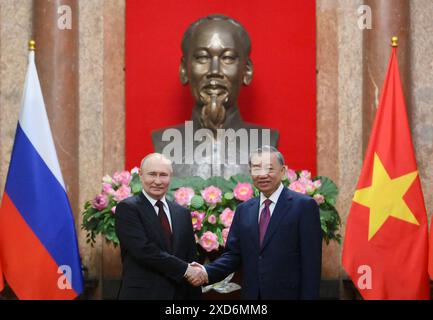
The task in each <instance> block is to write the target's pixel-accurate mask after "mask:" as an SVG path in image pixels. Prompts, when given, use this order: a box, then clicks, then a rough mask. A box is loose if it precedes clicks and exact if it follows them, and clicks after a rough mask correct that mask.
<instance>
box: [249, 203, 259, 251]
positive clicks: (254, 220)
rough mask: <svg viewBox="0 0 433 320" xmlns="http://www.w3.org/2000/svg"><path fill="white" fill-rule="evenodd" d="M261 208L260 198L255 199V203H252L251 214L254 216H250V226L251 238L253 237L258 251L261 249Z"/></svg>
mask: <svg viewBox="0 0 433 320" xmlns="http://www.w3.org/2000/svg"><path fill="white" fill-rule="evenodd" d="M259 207H260V198H254V201H252V202H251V204H250V208H249V210H248V211H249V212H252V214H248V217H249V223H248V224H249V225H250V226H251V230H252V232H251V236H252V237H253V243H254V245H255V246H256V247H257V250H259V248H260V244H259V223H258V221H259Z"/></svg>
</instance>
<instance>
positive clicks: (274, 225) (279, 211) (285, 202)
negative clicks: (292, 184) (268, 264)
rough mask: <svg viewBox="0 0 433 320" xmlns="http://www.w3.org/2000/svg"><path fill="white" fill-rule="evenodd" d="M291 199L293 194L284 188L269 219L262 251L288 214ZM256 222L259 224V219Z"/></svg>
mask: <svg viewBox="0 0 433 320" xmlns="http://www.w3.org/2000/svg"><path fill="white" fill-rule="evenodd" d="M290 200H291V196H290V195H289V193H288V192H287V189H286V188H283V191H281V194H280V197H279V198H278V201H277V203H276V205H275V208H274V211H273V212H272V216H271V220H270V221H269V225H268V228H267V229H266V233H265V238H264V239H263V245H262V247H261V251H262V250H263V249H264V248H265V247H266V245H267V244H268V243H269V241H270V239H271V238H272V235H273V234H274V233H275V231H276V230H277V229H278V226H279V225H280V221H281V219H282V218H283V217H284V215H285V214H287V211H288V210H289V209H290V206H291V201H290ZM256 223H257V225H258V222H257V221H256ZM257 229H258V228H257Z"/></svg>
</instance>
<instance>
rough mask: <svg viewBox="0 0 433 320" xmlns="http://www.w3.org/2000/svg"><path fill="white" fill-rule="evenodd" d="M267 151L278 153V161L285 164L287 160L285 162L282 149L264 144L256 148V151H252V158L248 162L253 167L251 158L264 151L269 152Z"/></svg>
mask: <svg viewBox="0 0 433 320" xmlns="http://www.w3.org/2000/svg"><path fill="white" fill-rule="evenodd" d="M267 152H269V153H275V154H276V155H277V159H278V162H279V163H280V164H281V165H282V166H284V164H285V162H284V156H283V154H282V153H281V152H280V151H278V149H277V148H275V147H273V146H269V145H264V146H261V147H260V148H257V149H256V150H254V151H252V152H251V153H250V158H249V160H248V164H249V165H250V167H251V158H252V157H253V156H254V155H256V154H258V155H260V154H262V153H267Z"/></svg>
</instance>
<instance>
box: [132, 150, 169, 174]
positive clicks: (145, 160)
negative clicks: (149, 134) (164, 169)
mask: <svg viewBox="0 0 433 320" xmlns="http://www.w3.org/2000/svg"><path fill="white" fill-rule="evenodd" d="M156 157H158V158H160V159H161V160H162V161H165V162H167V164H168V165H169V166H170V172H171V173H173V167H172V164H171V160H170V159H168V158H167V157H166V156H164V155H163V154H161V153H156V152H155V153H149V154H148V155H147V156H145V157H144V158H143V160H141V164H140V170H141V171H143V167H144V165H145V164H146V162H147V161H148V160H150V159H152V158H156Z"/></svg>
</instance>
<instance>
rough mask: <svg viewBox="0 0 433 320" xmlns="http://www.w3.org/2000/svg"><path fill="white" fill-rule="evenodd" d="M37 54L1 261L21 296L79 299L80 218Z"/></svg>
mask: <svg viewBox="0 0 433 320" xmlns="http://www.w3.org/2000/svg"><path fill="white" fill-rule="evenodd" d="M34 54H35V53H34V51H30V53H29V65H28V70H27V75H26V82H25V87H24V94H23V100H22V108H21V113H20V116H19V121H18V125H17V131H16V134H15V142H14V146H13V150H12V157H11V162H10V166H9V171H8V176H7V180H6V187H5V192H4V194H3V199H2V203H1V207H0V265H1V266H2V269H3V274H4V278H5V280H6V281H7V283H8V285H9V286H10V287H11V289H12V290H13V291H14V293H15V294H16V295H17V297H18V298H19V299H74V298H76V297H77V296H78V295H79V294H80V293H81V292H82V291H83V276H82V272H81V262H80V256H79V251H78V244H77V237H76V233H75V224H74V218H73V215H72V210H71V207H70V204H69V200H68V196H67V194H66V191H65V183H64V182H63V177H62V173H61V171H60V166H59V162H58V160H57V154H56V150H55V147H54V142H53V138H52V135H51V129H50V125H49V122H48V117H47V113H46V110H45V104H44V100H43V97H42V92H41V86H40V83H39V79H38V75H37V71H36V66H35V56H34Z"/></svg>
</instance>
